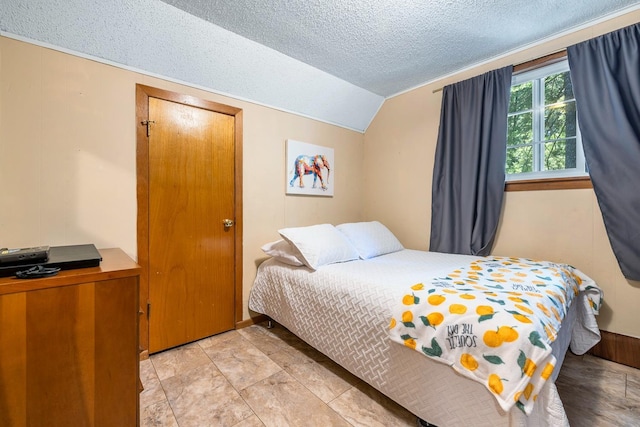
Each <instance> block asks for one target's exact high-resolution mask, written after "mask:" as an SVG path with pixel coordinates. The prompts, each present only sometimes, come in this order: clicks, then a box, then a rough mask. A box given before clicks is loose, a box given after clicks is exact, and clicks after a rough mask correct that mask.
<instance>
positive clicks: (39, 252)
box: [0, 246, 49, 267]
mask: <svg viewBox="0 0 640 427" xmlns="http://www.w3.org/2000/svg"><path fill="white" fill-rule="evenodd" d="M48 260H49V246H35V247H32V248H18V249H9V248H2V249H0V266H3V267H5V266H11V265H22V264H35V263H41V262H47V261H48Z"/></svg>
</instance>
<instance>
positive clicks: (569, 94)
mask: <svg viewBox="0 0 640 427" xmlns="http://www.w3.org/2000/svg"><path fill="white" fill-rule="evenodd" d="M507 123H508V124H507V161H506V172H507V181H514V180H523V179H527V180H530V179H546V178H564V177H578V176H587V175H588V174H587V172H586V166H585V161H584V153H583V151H582V141H581V139H580V130H579V128H578V118H577V114H576V101H575V99H574V96H573V87H572V85H571V76H570V75H569V64H568V62H567V60H566V59H565V60H563V61H560V62H556V63H554V64H551V65H547V66H545V67H541V68H537V69H535V70H531V71H527V72H523V73H520V74H515V75H514V76H513V79H512V83H511V99H510V103H509V116H508V122H507Z"/></svg>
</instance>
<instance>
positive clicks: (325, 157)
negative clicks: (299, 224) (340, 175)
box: [286, 139, 335, 196]
mask: <svg viewBox="0 0 640 427" xmlns="http://www.w3.org/2000/svg"><path fill="white" fill-rule="evenodd" d="M286 151H287V161H286V168H287V169H286V172H287V182H286V189H287V190H286V194H299V195H305V196H333V182H334V180H335V177H334V166H335V165H334V158H333V148H328V147H322V146H320V145H314V144H309V143H306V142H301V141H295V140H293V139H288V140H287V150H286Z"/></svg>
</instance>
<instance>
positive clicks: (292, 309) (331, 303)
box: [249, 250, 599, 427]
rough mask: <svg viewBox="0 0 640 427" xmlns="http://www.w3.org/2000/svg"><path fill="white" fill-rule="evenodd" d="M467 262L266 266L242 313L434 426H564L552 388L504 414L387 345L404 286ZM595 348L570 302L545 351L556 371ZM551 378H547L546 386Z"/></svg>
mask: <svg viewBox="0 0 640 427" xmlns="http://www.w3.org/2000/svg"><path fill="white" fill-rule="evenodd" d="M477 258H478V257H474V256H462V255H449V254H441V253H431V252H423V251H414V250H403V251H400V252H395V253H391V254H387V255H383V256H380V257H376V258H372V259H369V260H360V261H350V262H346V263H340V264H331V265H326V266H323V267H321V268H319V269H318V270H317V271H315V272H313V271H311V270H309V269H307V268H304V267H291V266H287V265H284V264H282V263H279V262H277V261H275V260H268V261H266V262H264V263H263V264H262V265H261V266H260V268H259V270H258V276H257V277H256V280H255V283H254V287H253V289H252V291H251V295H250V298H249V308H250V309H251V310H254V311H256V312H258V313H263V314H266V315H268V316H269V317H271V318H273V319H274V320H276V321H277V322H279V323H281V324H282V325H284V326H285V327H287V328H288V329H289V330H290V331H291V332H293V333H294V334H296V335H297V336H299V337H300V338H302V339H303V340H305V341H306V342H307V343H309V344H310V345H312V346H313V347H315V348H317V349H318V350H319V351H321V352H323V353H324V354H326V355H327V356H329V357H330V358H332V359H333V360H334V361H336V362H337V363H338V364H340V365H341V366H343V367H344V368H346V369H347V370H349V371H350V372H352V373H353V374H355V375H357V376H358V377H360V378H362V379H363V380H365V381H367V382H368V383H369V384H371V385H372V386H374V387H375V388H377V389H378V390H380V391H381V392H383V393H384V394H386V395H387V396H388V397H390V398H392V399H394V400H395V401H396V402H398V403H399V404H401V405H402V406H404V407H405V408H407V409H408V410H410V411H411V412H413V413H414V414H416V415H418V416H419V417H421V418H423V419H425V420H427V421H429V422H430V423H433V424H436V425H438V426H440V427H446V426H449V425H450V426H459V425H468V424H474V425H488V426H489V425H490V426H498V425H504V426H550V425H553V426H562V425H568V421H567V418H566V414H565V412H564V408H563V407H562V402H561V401H560V398H559V396H558V393H557V390H556V388H555V384H554V383H553V382H552V381H547V382H546V386H545V387H544V388H543V390H541V392H540V394H539V395H538V399H537V403H536V405H535V406H534V408H533V412H532V413H531V415H529V416H526V415H524V414H523V413H522V412H521V411H520V410H517V409H516V410H511V411H509V412H507V413H505V412H504V411H503V410H502V408H500V406H499V405H498V404H497V402H496V401H495V399H493V397H492V396H491V394H490V392H489V391H488V390H487V389H486V388H485V387H484V386H483V385H481V384H479V383H477V382H474V381H471V380H469V379H467V378H464V377H463V376H461V375H460V374H458V373H456V372H455V371H454V370H452V369H451V368H450V367H448V366H445V365H443V364H440V363H437V362H434V361H433V360H430V359H428V358H426V357H424V356H422V355H420V354H419V353H417V352H415V351H412V350H410V349H408V348H405V347H404V346H401V345H398V344H396V343H394V342H392V341H391V340H390V339H389V337H388V334H387V331H388V326H389V320H390V319H391V316H392V309H393V308H394V307H395V305H396V303H397V301H398V300H399V299H402V297H403V294H404V291H405V289H406V287H407V286H411V285H412V284H414V283H418V282H420V281H423V280H427V279H426V278H433V277H438V276H441V275H444V274H447V273H448V272H450V271H451V270H453V269H455V268H458V267H460V266H463V265H467V264H469V263H471V262H472V261H474V260H476V259H477ZM576 300H577V301H582V299H581V298H577V299H576ZM586 304H588V302H587V303H586ZM576 318H577V319H578V321H577V322H575V325H574V321H575V319H576ZM598 340H599V332H598V328H597V324H596V322H595V318H594V316H593V312H592V310H590V309H589V307H588V306H585V305H583V304H572V306H571V310H570V311H569V313H568V314H567V316H566V318H565V320H564V322H563V327H562V328H561V330H560V334H559V337H558V339H557V340H556V341H555V342H554V344H553V346H552V347H553V350H554V354H555V357H556V359H557V360H558V365H560V364H561V363H562V360H563V359H564V353H565V351H566V348H567V345H568V343H569V341H571V348H572V350H573V351H574V352H575V353H577V354H582V353H584V352H586V351H587V350H588V349H589V348H590V347H591V346H593V345H594V344H595V343H597V342H598ZM558 371H559V370H557V369H556V370H555V371H554V374H553V376H552V380H555V377H556V376H557V372H558Z"/></svg>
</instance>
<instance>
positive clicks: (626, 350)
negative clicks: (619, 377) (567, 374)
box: [589, 331, 640, 369]
mask: <svg viewBox="0 0 640 427" xmlns="http://www.w3.org/2000/svg"><path fill="white" fill-rule="evenodd" d="M600 336H601V337H602V339H601V340H600V342H599V343H598V344H596V345H595V346H594V347H593V348H592V349H591V350H589V354H591V355H593V356H597V357H600V358H602V359H607V360H611V361H612V362H616V363H620V364H622V365H627V366H631V367H632V368H636V369H640V338H634V337H629V336H627V335H620V334H616V333H613V332H607V331H600Z"/></svg>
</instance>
